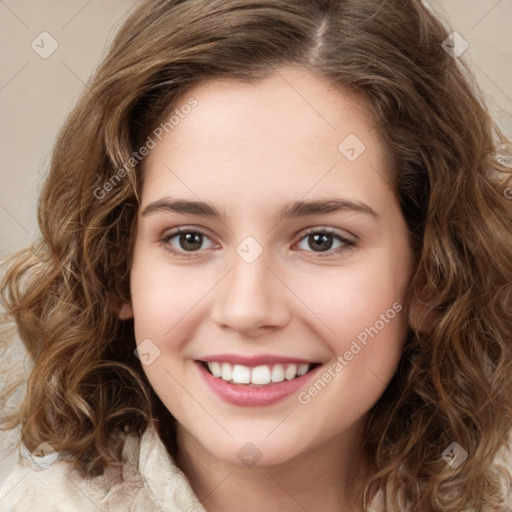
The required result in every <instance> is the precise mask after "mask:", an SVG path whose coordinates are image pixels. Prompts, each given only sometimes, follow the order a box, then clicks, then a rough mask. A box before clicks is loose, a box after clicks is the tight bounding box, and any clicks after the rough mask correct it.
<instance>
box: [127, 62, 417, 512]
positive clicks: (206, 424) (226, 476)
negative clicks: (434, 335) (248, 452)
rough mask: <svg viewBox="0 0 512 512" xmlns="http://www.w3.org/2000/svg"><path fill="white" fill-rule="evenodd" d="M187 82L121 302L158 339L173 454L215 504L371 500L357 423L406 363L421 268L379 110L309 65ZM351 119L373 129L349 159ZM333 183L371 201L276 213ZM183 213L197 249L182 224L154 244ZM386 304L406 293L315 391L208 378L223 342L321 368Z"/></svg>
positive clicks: (315, 505) (155, 379)
mask: <svg viewBox="0 0 512 512" xmlns="http://www.w3.org/2000/svg"><path fill="white" fill-rule="evenodd" d="M192 96H193V97H194V98H195V99H196V100H197V102H198V105H197V107H196V108H194V110H193V111H192V112H191V113H190V114H189V115H188V116H186V117H184V118H183V119H180V122H179V124H177V125H176V126H175V127H174V129H173V130H172V131H170V132H169V133H168V134H167V135H166V136H165V137H164V138H163V139H162V141H161V142H159V143H158V144H157V146H156V147H155V148H154V149H152V150H151V152H150V154H149V155H148V157H147V160H146V162H145V172H146V174H145V178H144V189H143V195H142V205H141V208H140V211H139V215H138V219H137V230H136V235H135V236H136V238H135V245H134V255H133V265H132V270H131V303H130V304H124V306H123V309H122V313H121V316H122V318H130V317H134V325H135V335H136V339H137V343H138V344H140V343H141V342H142V341H143V340H145V339H150V340H151V342H152V343H153V344H154V345H155V346H157V347H158V349H159V350H160V354H159V356H158V357H157V358H156V359H155V360H154V361H153V362H152V363H151V364H150V365H148V366H144V370H145V372H146V374H147V377H148V379H149V382H150V383H151V385H152V386H153V388H154V389H155V391H156V393H157V394H158V396H159V397H160V398H161V400H162V401H163V403H164V404H165V405H166V407H167V408H168V409H169V411H171V413H172V414H173V415H174V416H175V417H176V418H177V420H178V423H179V427H178V442H179V446H180V458H179V465H180V466H181V467H182V469H183V470H184V471H185V473H186V474H187V476H188V477H189V479H190V481H191V484H192V486H193V488H194V490H195V492H196V493H197V494H198V496H199V498H200V499H201V500H204V505H205V507H206V508H207V510H208V511H220V510H222V511H225V512H230V511H235V510H236V511H240V510H242V508H240V507H241V506H242V505H241V501H240V497H244V499H243V510H244V511H253V510H254V511H256V510H258V511H261V510H283V511H299V510H303V509H306V510H308V511H311V512H313V511H317V510H318V511H323V512H325V511H331V510H332V511H334V510H337V511H339V510H362V509H361V507H360V504H355V502H358V501H359V500H360V495H359V494H358V493H359V490H360V488H359V486H358V485H357V482H358V480H357V476H358V475H363V474H364V473H365V472H366V471H368V470H369V468H368V466H367V463H366V458H365V456H364V451H363V450H362V430H363V423H364V419H365V416H366V414H367V412H368V411H369V409H370V408H371V407H372V406H373V405H374V403H375V402H376V401H377V400H378V398H379V397H380V396H381V394H382V393H383V391H384V390H385V388H386V386H387V384H388V383H389V381H390V379H391V378H392V376H393V374H394V372H395V369H396V366H397V364H398V360H399V357H400V354H401V350H402V347H403V343H404V340H405V335H406V330H407V316H406V311H407V310H408V309H407V308H406V305H405V304H404V300H405V293H406V288H407V285H408V282H409V279H410V276H411V272H412V268H411V257H410V252H409V246H408V234H407V228H406V224H405V221H404V219H403V216H402V214H401V212H400V208H399V204H398V202H397V200H396V197H395V194H394V191H393V190H392V188H391V187H390V184H389V169H386V167H385V162H386V161H387V159H386V153H385V148H384V147H383V145H382V143H381V141H380V140H379V137H378V134H377V130H376V129H375V128H373V126H374V121H373V119H372V117H371V116H370V115H369V113H368V112H367V110H366V109H365V107H364V104H363V103H362V102H361V101H359V100H358V99H357V97H355V96H354V95H352V94H349V93H347V92H343V91H340V90H339V89H335V88H334V87H333V86H332V85H330V84H328V83H326V82H325V81H320V80H319V79H318V78H316V77H315V76H313V75H312V74H310V73H309V72H307V71H306V70H303V69H300V68H292V67H289V68H288V67H286V68H280V69H279V70H277V72H276V73H275V74H273V75H272V77H270V78H268V79H265V80H262V81H259V82H257V83H253V84H246V83H241V82H237V81H232V80H228V79H226V80H215V81H211V82H209V83H202V84H200V85H199V86H196V87H195V88H194V89H192V90H189V91H186V93H184V94H183V96H182V97H181V98H180V99H179V101H178V102H177V103H176V105H177V106H179V105H180V104H182V103H183V104H184V103H185V102H186V101H187V99H189V98H190V97H192ZM350 134H355V135H357V137H358V138H359V139H360V140H361V141H362V142H363V143H364V145H365V150H364V151H363V152H362V153H361V154H360V156H359V157H358V158H356V159H355V160H354V161H350V160H349V159H347V157H346V156H345V154H343V152H342V151H340V150H339V149H338V146H339V144H340V143H341V142H342V141H343V140H344V139H345V138H346V137H347V136H349V135H350ZM165 197H172V198H173V199H178V198H179V199H187V200H195V201H198V200H201V201H204V202H208V203H212V204H214V205H215V206H216V207H217V208H218V209H219V210H220V211H221V212H223V213H224V214H225V217H224V218H223V219H214V218H208V217H204V216H200V215H197V214H182V213H174V212H169V211H162V210H159V211H153V212H152V213H149V214H147V215H143V212H144V210H145V208H146V207H147V206H148V205H149V204H150V203H152V202H155V201H158V200H161V199H163V198H165ZM334 197H336V198H344V199H349V200H353V201H357V202H360V203H364V204H366V205H368V206H369V207H371V208H372V209H373V210H374V211H375V213H376V214H377V215H371V214H368V213H362V212H359V211H354V210H344V211H337V212H331V213H327V214H312V215H305V216H301V217H298V218H290V219H285V220H282V221H280V222H278V219H277V216H278V213H279V211H280V209H281V208H282V207H283V206H284V205H285V204H287V203H288V202H291V201H298V200H320V201H325V200H326V199H328V198H334ZM178 227H189V228H191V231H194V229H193V228H199V229H201V230H202V231H204V232H205V233H206V234H207V237H205V238H203V244H202V245H200V241H199V242H198V243H197V245H198V246H199V247H200V250H199V251H195V252H190V251H189V252H188V253H187V251H186V248H187V246H185V248H183V245H180V238H179V236H176V237H174V238H172V239H171V240H168V241H167V242H161V240H160V239H161V238H162V237H164V236H166V235H167V236H168V235H169V234H172V230H173V229H175V228H178ZM308 228H318V229H315V232H319V233H322V232H323V231H322V229H325V228H331V229H332V230H335V231H336V233H337V234H339V235H341V236H342V237H345V238H348V239H349V240H350V241H352V242H354V244H355V245H352V246H346V245H343V243H342V242H340V241H338V240H337V239H336V238H331V239H330V240H332V244H333V245H332V248H331V249H324V251H323V252H319V251H318V248H317V246H316V245H314V242H311V240H310V239H309V238H308V236H307V234H306V233H305V231H306V229H308ZM248 236H251V237H253V238H254V239H255V240H256V241H257V242H258V244H259V245H260V246H261V248H262V250H263V252H262V253H261V254H260V256H259V257H258V258H257V259H256V260H255V261H254V262H252V263H247V262H246V261H245V260H244V259H243V258H242V257H240V255H239V254H238V253H237V252H236V248H237V246H239V244H240V243H241V242H242V241H244V239H245V238H246V237H248ZM166 247H171V248H173V249H174V250H177V251H181V254H182V255H183V256H182V257H180V256H178V255H174V254H172V253H170V252H168V251H167V250H166ZM340 247H341V248H342V249H343V250H342V251H339V248H340ZM315 248H317V250H316V251H315ZM393 304H395V308H397V306H396V305H397V304H399V305H400V306H402V305H403V309H402V310H401V311H400V312H397V313H396V316H394V318H393V319H391V320H390V319H389V317H388V316H386V319H387V320H388V321H387V322H383V321H382V320H381V322H382V323H384V327H383V328H382V329H378V334H377V335H376V336H374V337H373V338H371V337H369V338H368V342H367V345H366V346H364V345H362V344H361V343H359V345H360V346H361V348H362V349H361V350H360V351H359V352H358V353H357V354H356V355H354V357H353V358H352V360H350V361H347V364H346V365H344V367H343V369H342V371H339V372H337V373H336V377H335V378H333V379H332V380H331V381H330V382H329V383H328V384H327V385H326V386H325V387H324V388H323V389H322V390H321V391H320V392H318V394H316V395H315V396H314V397H311V399H310V401H309V402H308V403H307V404H303V403H300V402H299V400H298V396H297V394H296V393H294V394H293V395H291V396H290V397H287V398H285V399H284V400H281V401H280V402H278V403H276V404H273V405H268V406H264V407H240V406H236V405H232V404H229V403H227V402H224V401H223V400H222V399H221V398H219V397H218V396H217V395H215V394H214V393H213V392H212V391H211V390H210V389H209V388H208V387H207V385H206V384H205V383H204V382H203V380H202V379H201V378H199V374H198V371H197V367H196V364H195V363H194V361H195V360H198V359H199V360H200V359H201V358H202V357H205V356H208V355H212V354H220V353H230V354H249V355H259V354H276V355H281V356H290V357H299V358H303V359H306V360H310V361H315V362H320V363H322V364H323V365H324V368H322V369H321V371H320V373H319V374H318V376H319V377H320V376H321V375H322V373H324V372H325V371H327V369H328V368H329V367H330V366H331V365H333V363H335V361H336V360H337V357H338V356H339V355H343V354H345V353H346V352H347V351H348V350H350V347H351V344H352V342H353V341H354V340H357V336H358V335H360V333H361V332H363V331H364V330H365V328H369V327H370V326H374V325H375V324H376V322H377V321H378V320H379V319H382V316H381V315H386V311H388V310H389V309H390V308H391V309H392V308H393ZM397 309H400V308H397ZM380 325H381V323H379V324H378V326H380ZM146 343H147V342H146ZM315 380H316V379H315ZM311 385H312V382H310V383H309V384H308V385H307V386H305V391H306V392H307V389H308V388H309V387H310V386H311ZM302 391H304V390H302ZM302 396H304V395H302ZM248 442H250V443H252V444H253V445H254V446H256V447H257V449H258V450H259V452H260V453H261V458H260V460H259V461H258V463H257V464H256V465H255V466H253V467H246V466H244V465H243V464H242V463H241V461H240V460H239V458H238V457H237V453H238V452H239V450H240V449H241V448H242V447H244V446H245V445H246V443H248Z"/></svg>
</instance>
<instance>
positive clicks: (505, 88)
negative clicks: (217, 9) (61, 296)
mask: <svg viewBox="0 0 512 512" xmlns="http://www.w3.org/2000/svg"><path fill="white" fill-rule="evenodd" d="M428 3H429V4H430V5H431V6H432V7H433V8H434V9H435V10H436V11H437V12H438V13H439V14H440V15H441V16H443V17H445V18H446V19H447V20H448V22H449V23H450V26H451V27H452V30H455V31H457V32H458V33H459V34H461V35H462V36H463V37H464V39H466V40H467V41H468V43H469V49H468V51H467V53H466V54H464V55H465V57H467V58H468V59H469V62H470V63H471V67H472V69H473V71H474V73H475V75H476V77H477V80H478V83H479V84H480V85H481V87H482V88H483V90H484V92H485V94H486V99H487V103H488V105H489V106H490V108H491V111H492V112H493V115H494V116H495V118H496V120H497V121H498V123H499V124H500V125H501V126H502V127H503V128H504V129H505V130H506V131H507V133H508V134H509V136H510V137H512V30H511V28H510V21H511V20H512V0H429V2H428ZM133 4H134V1H133V0H88V1H87V0H66V1H64V0H45V1H41V0H3V1H2V0H0V55H1V61H0V62H1V66H0V109H1V113H2V115H1V118H0V149H1V155H2V160H1V170H0V240H1V243H0V260H1V259H3V258H5V257H6V256H7V255H9V254H11V253H12V252H14V251H16V250H18V249H20V248H22V247H23V246H25V245H27V244H28V243H29V242H30V241H31V240H33V239H34V238H35V237H36V236H37V222H36V201H37V196H38V191H39V189H40V184H41V180H42V176H43V175H44V173H45V172H46V170H47V165H48V161H49V156H50V152H51V148H52V144H53V141H54V139H55V137H56V134H57V131H58V129H59V127H60V126H61V124H62V122H63V120H64V118H65V116H66V114H67V113H68V112H69V110H70V109H71V107H72V105H73V103H74V102H75V100H76V99H77V97H78V95H79V94H80V93H81V91H82V90H83V88H84V83H85V82H86V81H87V79H88V77H89V76H90V74H91V72H92V71H93V70H94V68H95V66H96V65H97V64H98V63H99V61H100V59H101V57H102V56H103V55H104V54H105V51H106V47H107V45H108V43H109V42H110V41H111V40H112V36H113V34H114V33H115V30H116V28H117V27H119V25H120V23H121V22H122V20H123V18H124V17H125V16H126V13H127V11H128V10H129V9H130V8H131V6H133ZM42 32H48V33H49V34H50V35H51V37H52V38H53V39H55V41H56V42H57V43H58V48H57V49H56V51H55V52H54V53H53V54H52V55H50V56H49V57H48V58H47V59H43V58H41V57H40V56H39V55H38V54H37V53H36V51H34V50H33V49H32V47H31V44H32V41H34V40H35V44H39V45H40V46H41V43H40V40H41V38H40V37H39V35H40V34H41V33H42ZM44 37H47V36H44ZM45 40H46V43H45V48H46V49H48V48H49V43H48V42H49V39H45ZM38 41H39V43H38ZM42 50H43V49H42V48H41V50H40V51H42ZM3 439H5V436H4V437H3ZM1 459H2V451H1V450H0V485H1V483H2V482H3V481H4V479H5V477H6V476H7V474H8V472H9V471H10V468H11V467H12V464H13V463H14V457H13V456H10V457H8V458H6V459H5V460H1ZM0 498H1V497H0Z"/></svg>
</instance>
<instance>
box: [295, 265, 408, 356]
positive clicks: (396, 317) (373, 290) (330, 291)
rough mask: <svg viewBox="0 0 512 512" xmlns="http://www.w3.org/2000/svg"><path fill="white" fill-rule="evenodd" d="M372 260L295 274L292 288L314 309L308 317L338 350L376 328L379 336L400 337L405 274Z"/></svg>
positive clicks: (403, 320)
mask: <svg viewBox="0 0 512 512" xmlns="http://www.w3.org/2000/svg"><path fill="white" fill-rule="evenodd" d="M376 260H378V262H377V261H375V264H374V265H371V264H370V262H369V261H368V260H367V261H366V262H365V264H364V265H363V264H361V265H360V266H359V267H356V266H352V267H350V268H347V269H340V268H338V269H333V270H332V272H329V273H328V274H327V273H325V272H324V274H323V275H319V274H316V275H311V274H308V273H303V275H301V276H295V278H294V281H295V284H294V285H293V289H294V291H296V293H297V295H298V296H299V297H303V300H304V303H305V304H306V305H307V306H308V307H309V308H310V310H311V311H313V312H314V313H315V317H313V316H312V315H311V316H312V318H316V323H317V325H318V329H320V330H321V331H322V333H323V338H324V339H326V340H329V345H330V347H331V348H332V349H333V350H334V351H335V352H336V353H337V354H342V353H343V352H345V351H346V350H348V349H349V348H350V343H351V341H353V340H356V339H359V340H360V341H361V342H362V343H364V341H365V339H366V338H368V337H369V336H370V334H369V331H370V332H371V333H373V334H375V329H376V330H377V331H378V337H379V338H388V339H389V340H390V341H392V340H394V339H397V338H398V339H399V340H401V339H402V338H403V335H404V333H405V330H406V318H405V315H404V313H403V310H404V309H405V308H404V305H403V301H404V299H405V293H406V282H407V276H406V275H405V274H404V272H403V270H401V269H400V268H399V267H397V266H396V265H394V264H386V261H384V260H383V259H382V258H381V259H377V258H376ZM402 268H403V267H402ZM384 333H385V334H386V335H385V336H384Z"/></svg>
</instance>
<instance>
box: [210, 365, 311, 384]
mask: <svg viewBox="0 0 512 512" xmlns="http://www.w3.org/2000/svg"><path fill="white" fill-rule="evenodd" d="M207 364H208V368H209V370H210V372H211V373H212V375H213V376H214V377H220V378H221V379H222V380H225V381H232V382H233V383H235V384H256V385H264V384H268V383H270V382H282V381H283V380H284V379H286V380H292V379H295V378H296V377H300V376H301V375H304V374H305V373H307V371H308V370H309V368H310V365H309V364H301V365H298V366H297V365H296V364H285V365H283V364H273V365H267V364H264V365H261V366H255V367H253V368H249V367H248V366H243V365H241V364H235V365H232V364H230V363H220V362H217V361H212V362H209V363H207Z"/></svg>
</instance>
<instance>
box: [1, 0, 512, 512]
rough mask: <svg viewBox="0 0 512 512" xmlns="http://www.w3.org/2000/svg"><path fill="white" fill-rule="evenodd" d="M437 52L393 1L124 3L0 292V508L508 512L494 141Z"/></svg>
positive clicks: (501, 214)
mask: <svg viewBox="0 0 512 512" xmlns="http://www.w3.org/2000/svg"><path fill="white" fill-rule="evenodd" d="M447 38H448V32H447V30H446V29H445V28H444V27H443V25H442V24H441V23H440V22H439V21H438V20H437V19H436V18H435V17H434V16H433V15H432V14H431V13H430V12H429V10H427V9H426V8H425V7H424V6H423V5H422V4H421V2H419V1H417V0H407V1H405V0H389V1H386V2H382V1H380V0H369V1H367V2H360V1H355V0H314V1H311V0H293V1H284V0H255V1H247V0H212V1H203V0H184V1H178V0H152V1H145V2H142V3H141V4H140V5H138V7H137V8H136V9H135V10H134V11H133V13H132V14H131V16H130V18H129V19H128V20H127V21H126V23H125V24H124V26H123V27H122V29H121V30H120V32H119V34H118V35H117V37H116V39H115V41H114V43H113V45H112V48H111V50H110V52H109V54H108V55H107V57H106V58H105V60H104V62H103V63H102V65H101V66H100V68H99V70H98V71H97V73H96V74H95V76H94V77H93V79H92V81H91V82H90V84H89V88H88V90H87V91H86V93H85V94H84V96H83V98H82V99H81V100H80V101H79V103H78V104H77V106H76V107H75V109H74V110H73V112H72V113H71V115H70V117H69V119H68V120H67V123H66V124H65V126H64V127H63V129H62V132H61V134H60V137H59V139H58V141H57V144H56V147H55V150H54V154H53V160H52V163H51V169H50V172H49V174H48V177H47V179H46V182H45V186H44V189H43V191H42V195H41V200H40V204H39V225H40V229H41V238H40V240H39V241H38V242H37V243H35V244H33V245H32V246H31V247H29V248H27V249H26V250H25V251H23V252H22V253H20V254H18V255H16V256H14V257H13V258H12V260H11V262H10V266H9V267H8V268H6V271H5V276H4V278H3V283H2V292H3V293H2V297H3V304H4V307H5V308H6V311H7V313H8V315H10V317H12V318H13V319H14V320H15V322H16V325H17V329H18V332H19V336H20V338H21V340H22V341H23V343H24V346H25V347H26V350H27V351H28V354H29V355H30V357H31V359H32V360H33V363H34V365H33V369H31V373H30V377H29V379H28V383H27V388H26V396H25V399H24V401H23V403H22V405H21V407H20V408H19V409H18V410H16V411H15V412H14V413H13V414H10V415H6V417H5V419H4V425H3V426H4V428H5V429H7V428H12V427H15V426H20V433H21V436H20V447H21V453H20V462H19V464H18V466H17V467H16V468H15V470H14V471H13V473H12V474H11V475H10V477H9V478H8V480H7V481H6V482H5V483H4V485H3V488H2V489H1V491H0V508H1V510H2V511H4V510H5V511H16V512H18V511H26V510H45V511H54V510H55V511H57V510H58V511H60V510H65V511H70V510H80V511H84V510H109V511H127V510H130V511H137V512H138V511H161V510H165V511H181V512H185V511H187V512H194V511H208V512H218V511H224V512H234V511H236V512H240V511H246V512H253V511H261V510H270V511H280V512H281V511H285V512H292V511H300V510H302V511H308V512H316V511H321V512H331V511H351V512H352V511H354V512H361V511H368V510H374V511H377V510H379V511H386V512H389V511H403V510H410V511H429V512H432V511H436V512H437V511H439V512H440V511H443V512H452V511H453V512H455V511H457V512H460V511H462V510H464V511H478V512H483V511H505V510H507V507H509V506H510V502H509V500H510V496H509V493H510V469H511V462H510V459H509V458H507V457H509V455H508V452H507V449H508V436H509V433H510V431H511V428H512V371H511V366H512V338H511V334H510V333H511V332H512V309H511V297H512V267H511V265H510V261H511V257H512V230H511V227H512V201H511V200H510V198H511V196H512V194H511V193H510V191H511V190H512V188H511V187H512V180H511V170H512V169H511V167H510V165H509V163H510V160H508V158H509V157H510V152H511V145H510V141H509V140H507V139H506V138H505V137H504V136H503V135H502V133H501V132H500V130H499V129H498V127H497V126H496V125H495V124H494V123H493V121H492V119H491V117H490V116H489V113H488V111H487V109H486V107H485V105H484V104H483V102H482V101H481V100H480V99H479V96H478V93H477V88H476V87H475V85H474V83H473V82H472V80H473V79H472V77H471V74H470V73H469V72H468V70H467V69H466V68H465V67H464V65H463V64H462V63H461V61H460V60H458V59H457V58H456V57H455V55H454V54H453V52H450V51H447V50H446V49H445V48H447V46H446V40H447ZM449 41H450V40H449ZM452 46H453V45H452ZM4 343H7V337H5V341H4ZM15 386H16V382H13V384H12V386H11V387H10V388H6V390H5V391H4V392H3V395H2V397H3V400H4V404H5V405H6V404H7V403H8V402H7V400H8V399H9V398H10V396H11V395H12V393H13V391H14V389H15Z"/></svg>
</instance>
